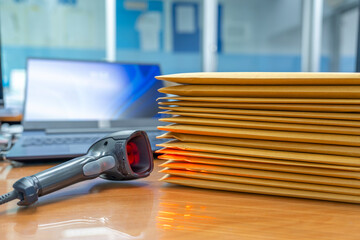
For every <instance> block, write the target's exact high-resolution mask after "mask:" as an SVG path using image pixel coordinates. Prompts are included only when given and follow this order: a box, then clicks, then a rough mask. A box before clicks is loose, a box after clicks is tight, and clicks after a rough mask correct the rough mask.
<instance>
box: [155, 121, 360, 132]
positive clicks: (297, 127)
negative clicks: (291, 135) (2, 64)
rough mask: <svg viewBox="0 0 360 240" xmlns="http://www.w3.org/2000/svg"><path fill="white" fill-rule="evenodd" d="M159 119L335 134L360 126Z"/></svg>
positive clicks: (355, 130) (357, 129)
mask: <svg viewBox="0 0 360 240" xmlns="http://www.w3.org/2000/svg"><path fill="white" fill-rule="evenodd" d="M159 120H160V121H162V122H169V123H178V124H190V125H201V126H216V127H233V128H251V129H252V128H254V129H266V130H281V131H296V132H310V133H336V134H350V135H360V128H356V127H340V126H322V125H310V124H292V123H272V122H254V121H238V120H223V119H214V118H196V117H171V118H161V119H159Z"/></svg>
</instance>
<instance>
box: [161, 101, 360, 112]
mask: <svg viewBox="0 0 360 240" xmlns="http://www.w3.org/2000/svg"><path fill="white" fill-rule="evenodd" d="M159 105H165V106H187V107H212V108H233V109H236V108H238V109H260V110H282V111H288V110H289V111H308V112H360V106H358V105H345V104H341V105H340V104H336V105H335V104H334V105H324V104H257V103H253V104H245V103H209V102H190V101H171V102H159Z"/></svg>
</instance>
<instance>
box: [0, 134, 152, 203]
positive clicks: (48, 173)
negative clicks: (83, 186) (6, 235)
mask: <svg viewBox="0 0 360 240" xmlns="http://www.w3.org/2000/svg"><path fill="white" fill-rule="evenodd" d="M128 133H129V132H128V131H126V132H124V131H120V132H116V133H113V134H110V135H108V136H106V137H104V138H102V139H100V140H99V141H97V142H95V143H94V144H93V145H92V146H91V147H90V148H89V150H88V153H87V154H86V155H84V156H81V157H77V158H74V159H72V160H69V161H67V162H65V163H62V164H60V165H58V166H55V167H53V168H50V169H47V170H45V171H42V172H39V173H36V174H34V175H32V176H28V177H24V178H21V179H20V180H18V181H17V182H15V183H14V185H13V187H14V190H13V191H12V192H9V193H7V194H4V195H2V196H0V204H3V203H6V202H9V201H11V200H14V199H17V198H18V199H20V201H19V202H18V205H19V206H28V205H30V204H33V203H34V202H36V201H37V200H38V197H41V196H44V195H46V194H48V193H51V192H54V191H56V190H59V189H61V188H64V187H66V186H69V185H71V184H74V183H77V182H80V181H84V180H88V179H93V178H96V177H99V176H100V177H102V178H105V179H109V180H130V179H136V178H144V177H147V176H149V174H150V173H151V171H152V169H153V155H152V151H151V146H150V143H149V139H148V137H147V134H146V132H143V131H135V132H131V134H128Z"/></svg>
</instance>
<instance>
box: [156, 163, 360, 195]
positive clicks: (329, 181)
mask: <svg viewBox="0 0 360 240" xmlns="http://www.w3.org/2000/svg"><path fill="white" fill-rule="evenodd" d="M161 167H164V168H171V169H181V170H187V171H201V172H203V173H208V174H213V173H214V174H222V175H233V176H241V177H249V178H263V179H274V180H280V181H290V182H304V183H314V184H323V185H331V186H342V187H350V188H358V189H359V190H360V180H359V179H347V178H335V177H325V176H317V175H307V174H300V173H287V172H277V171H264V170H258V169H248V168H235V167H223V166H215V165H207V164H193V163H186V162H172V161H168V162H166V163H163V164H161Z"/></svg>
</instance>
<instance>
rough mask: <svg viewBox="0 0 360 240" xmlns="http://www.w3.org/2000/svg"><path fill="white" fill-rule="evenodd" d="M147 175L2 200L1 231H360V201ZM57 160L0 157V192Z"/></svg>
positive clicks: (159, 235)
mask: <svg viewBox="0 0 360 240" xmlns="http://www.w3.org/2000/svg"><path fill="white" fill-rule="evenodd" d="M159 163H160V161H159V160H156V161H155V169H154V172H153V173H152V175H151V176H150V177H148V178H146V179H139V180H135V181H127V182H109V181H106V180H103V179H96V180H92V181H87V182H83V183H78V184H75V185H73V186H70V187H68V188H66V189H63V190H61V191H58V192H55V193H53V194H50V195H47V196H44V197H42V198H41V199H40V201H39V202H38V203H37V204H36V205H34V206H31V207H28V208H25V207H18V206H17V205H16V201H13V202H10V203H8V204H5V205H1V206H0V233H1V237H0V238H1V239H6V240H7V239H61V240H75V239H76V240H82V239H86V240H91V239H216V238H218V239H318V240H319V239H360V231H359V230H358V228H359V226H360V206H359V205H355V204H343V203H335V202H325V201H315V200H304V199H295V198H285V197H274V196H263V195H255V194H246V193H233V192H223V191H212V190H205V189H196V188H188V187H182V186H175V185H171V184H166V183H162V182H159V181H158V179H160V178H161V177H162V176H163V174H162V173H158V170H159V167H158V164H159ZM48 167H50V166H43V165H42V166H25V167H21V168H14V167H12V166H10V165H9V164H7V163H0V193H5V192H8V191H9V190H11V189H12V187H11V186H12V184H13V183H14V182H15V181H16V180H17V179H19V178H21V177H23V176H27V175H31V174H34V173H36V172H38V171H42V170H44V169H46V168H48Z"/></svg>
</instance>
